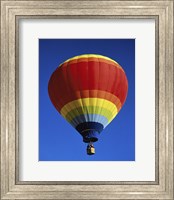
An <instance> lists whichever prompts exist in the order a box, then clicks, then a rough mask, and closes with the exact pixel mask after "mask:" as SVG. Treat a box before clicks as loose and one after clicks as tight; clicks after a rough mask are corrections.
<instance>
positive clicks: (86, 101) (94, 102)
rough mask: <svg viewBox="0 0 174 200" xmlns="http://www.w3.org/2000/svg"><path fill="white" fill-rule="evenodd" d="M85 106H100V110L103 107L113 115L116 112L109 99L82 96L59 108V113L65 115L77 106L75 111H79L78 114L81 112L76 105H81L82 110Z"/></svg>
mask: <svg viewBox="0 0 174 200" xmlns="http://www.w3.org/2000/svg"><path fill="white" fill-rule="evenodd" d="M82 102H83V103H82ZM87 106H97V107H101V110H102V108H105V109H107V110H109V111H111V113H112V114H113V116H115V115H116V114H117V113H118V109H117V107H116V105H115V104H113V103H112V102H111V101H108V100H105V99H101V98H82V99H77V100H74V101H71V102H69V103H67V104H66V105H64V106H63V108H62V109H61V110H60V113H61V115H63V116H66V115H67V114H68V113H70V111H71V110H73V109H75V108H77V112H79V115H80V114H81V112H80V110H79V109H78V107H81V109H82V110H83V107H85V109H86V107H87ZM101 112H102V111H101ZM84 113H88V111H86V110H84ZM98 114H100V113H98ZM72 117H73V115H72ZM112 119H113V118H112Z"/></svg>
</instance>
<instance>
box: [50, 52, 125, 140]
mask: <svg viewBox="0 0 174 200" xmlns="http://www.w3.org/2000/svg"><path fill="white" fill-rule="evenodd" d="M127 91H128V81H127V77H126V74H125V72H124V70H123V69H122V67H121V66H120V65H119V64H118V63H117V62H116V61H114V60H112V59H110V58H108V57H106V56H102V55H95V54H85V55H80V56H76V57H73V58H71V59H68V60H66V61H65V62H64V63H62V64H60V66H59V67H58V68H57V69H56V70H55V71H54V72H53V74H52V76H51V78H50V80H49V84H48V92H49V96H50V99H51V101H52V103H53V105H54V106H55V108H56V109H57V111H58V112H59V113H60V114H61V115H62V116H63V117H64V118H65V119H66V120H67V121H68V122H69V123H70V124H71V125H72V126H73V127H74V128H75V129H76V130H77V131H78V132H79V133H80V134H81V135H82V137H83V141H84V142H95V141H97V140H98V136H99V134H100V132H101V131H102V130H103V129H104V128H105V127H106V126H107V125H108V124H109V123H110V122H111V121H112V120H113V119H114V117H115V116H116V115H117V114H118V112H119V111H120V109H121V108H122V106H123V104H124V102H125V100H126V96H127Z"/></svg>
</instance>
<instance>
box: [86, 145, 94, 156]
mask: <svg viewBox="0 0 174 200" xmlns="http://www.w3.org/2000/svg"><path fill="white" fill-rule="evenodd" d="M87 154H88V155H94V154H95V148H94V147H93V146H87Z"/></svg>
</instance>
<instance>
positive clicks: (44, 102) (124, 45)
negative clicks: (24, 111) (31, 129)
mask: <svg viewBox="0 0 174 200" xmlns="http://www.w3.org/2000/svg"><path fill="white" fill-rule="evenodd" d="M81 54H101V55H104V56H108V57H110V58H112V59H113V60H116V61H117V62H118V63H119V64H120V65H121V66H122V67H123V69H124V71H125V72H126V75H127V79H128V85H129V87H128V96H127V99H126V102H125V104H124V106H123V107H122V109H121V111H120V112H119V114H118V115H117V116H116V118H115V119H114V120H113V121H112V122H111V123H110V124H109V125H108V126H107V127H106V128H105V129H104V130H103V131H102V133H101V135H100V138H99V141H98V142H96V143H94V146H95V148H96V154H95V155H92V156H89V155H87V154H86V145H87V144H86V143H83V141H82V137H81V135H80V134H79V133H78V132H77V131H76V130H75V129H74V128H73V127H72V126H71V125H70V124H69V123H68V122H67V121H66V120H65V119H64V118H63V117H62V116H61V115H60V114H59V113H58V112H57V110H56V109H55V108H54V106H53V104H52V103H51V101H50V99H49V95H48V81H49V79H50V76H51V74H52V73H53V72H54V70H55V69H56V68H57V67H58V66H59V64H60V63H62V62H64V61H65V60H67V59H69V58H71V57H73V56H77V55H81ZM134 160H135V40H134V39H39V161H134Z"/></svg>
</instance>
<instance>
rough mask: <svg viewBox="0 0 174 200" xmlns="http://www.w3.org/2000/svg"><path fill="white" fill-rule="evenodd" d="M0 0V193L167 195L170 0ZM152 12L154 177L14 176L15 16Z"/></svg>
mask: <svg viewBox="0 0 174 200" xmlns="http://www.w3.org/2000/svg"><path fill="white" fill-rule="evenodd" d="M0 2H1V73H0V74H1V87H0V88H1V106H0V108H1V181H0V184H1V199H88V200H90V199H173V198H174V196H173V194H174V192H173V189H174V188H173V180H174V178H173V33H174V32H173V16H174V15H173V4H174V1H173V0H153V1H150V0H129V1H123V0H122V1H117V0H113V1H110V0H109V1H97V0H96V1H93V0H91V1H90V0H88V1H83V0H81V1H78V0H77V1H72V0H71V1H66V0H65V1H61V0H53V1H47V0H45V1H44V0H33V1H32V0H28V1H23V0H18V1H16V0H11V1H10V0H0ZM56 17H58V18H103V19H104V18H105V19H107V18H134V19H136V18H137V19H139V18H146V19H149V18H153V19H155V24H156V36H155V37H156V77H157V78H156V133H157V134H156V180H155V181H154V182H94V183H89V182H62V183H60V182H20V181H19V180H18V169H19V168H18V136H19V135H18V123H19V122H18V121H19V118H18V117H19V116H18V106H19V105H18V90H19V87H18V86H19V85H18V58H19V54H18V20H19V19H20V18H56Z"/></svg>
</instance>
